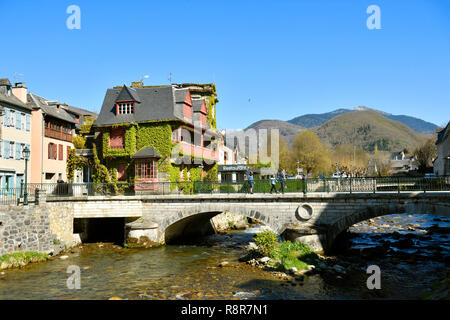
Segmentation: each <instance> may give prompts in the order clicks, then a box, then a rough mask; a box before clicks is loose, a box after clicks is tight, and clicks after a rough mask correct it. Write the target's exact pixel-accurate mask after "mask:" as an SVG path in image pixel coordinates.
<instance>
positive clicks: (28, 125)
mask: <svg viewBox="0 0 450 320" xmlns="http://www.w3.org/2000/svg"><path fill="white" fill-rule="evenodd" d="M26 118H27V120H26V121H27V126H26V130H27V131H30V129H31V116H30V115H29V114H27V115H26Z"/></svg>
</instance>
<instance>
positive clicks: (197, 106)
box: [192, 99, 205, 114]
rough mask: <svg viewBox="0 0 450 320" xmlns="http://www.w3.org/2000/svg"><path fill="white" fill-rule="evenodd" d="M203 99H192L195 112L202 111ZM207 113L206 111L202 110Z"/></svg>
mask: <svg viewBox="0 0 450 320" xmlns="http://www.w3.org/2000/svg"><path fill="white" fill-rule="evenodd" d="M203 101H204V100H203V99H192V104H193V108H194V112H202V105H203ZM202 113H203V114H205V113H204V112H202Z"/></svg>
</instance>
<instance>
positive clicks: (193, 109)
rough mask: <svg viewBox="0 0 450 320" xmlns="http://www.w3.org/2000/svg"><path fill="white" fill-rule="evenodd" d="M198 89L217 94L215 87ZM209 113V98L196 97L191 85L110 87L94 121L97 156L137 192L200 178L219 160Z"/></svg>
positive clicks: (213, 123)
mask: <svg viewBox="0 0 450 320" xmlns="http://www.w3.org/2000/svg"><path fill="white" fill-rule="evenodd" d="M198 86H204V87H208V88H211V89H209V90H210V91H208V90H206V89H205V90H204V92H203V93H204V94H208V95H209V96H215V94H216V93H215V87H214V85H196V88H197V90H198ZM211 99H212V98H211ZM208 105H209V108H208ZM213 106H214V110H215V102H214V103H213ZM211 109H212V108H211V103H210V102H208V101H207V100H206V99H205V98H202V97H201V96H200V95H199V96H197V97H196V98H193V97H192V94H191V91H190V88H189V86H181V85H168V86H144V85H143V83H142V82H134V83H133V84H132V85H131V86H126V85H123V86H121V87H114V88H111V89H108V90H107V92H106V95H105V99H104V101H103V105H102V109H101V111H100V114H99V116H98V118H97V120H96V121H95V123H94V130H95V131H96V135H97V136H98V137H99V139H97V140H100V141H101V143H99V144H100V145H98V146H97V149H98V154H99V158H100V159H101V160H102V163H103V164H104V165H105V166H106V167H107V168H108V169H109V171H110V173H111V174H112V176H113V177H114V178H115V179H117V180H118V181H128V182H134V185H135V190H136V191H145V190H147V189H149V188H152V186H153V184H152V182H165V181H172V182H175V181H184V180H191V181H194V180H200V179H202V177H205V176H206V175H207V173H208V172H209V171H210V170H211V169H212V168H213V167H215V165H216V163H217V158H218V153H217V150H216V142H217V137H218V135H217V133H216V130H215V127H214V126H215V116H211V114H210V113H211Z"/></svg>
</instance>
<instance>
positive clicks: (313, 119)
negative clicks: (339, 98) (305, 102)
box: [286, 109, 352, 129]
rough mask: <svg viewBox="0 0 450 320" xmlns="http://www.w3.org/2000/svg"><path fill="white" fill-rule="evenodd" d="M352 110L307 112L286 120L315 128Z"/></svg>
mask: <svg viewBox="0 0 450 320" xmlns="http://www.w3.org/2000/svg"><path fill="white" fill-rule="evenodd" d="M351 111H352V110H350V109H337V110H334V111H331V112H326V113H317V114H314V113H310V114H305V115H303V116H299V117H296V118H294V119H291V120H288V121H286V122H289V123H290V124H295V125H297V126H301V127H304V128H308V129H309V128H313V127H318V126H320V125H321V124H324V123H325V122H327V121H328V120H330V119H332V118H334V117H336V116H338V115H340V114H342V113H347V112H351Z"/></svg>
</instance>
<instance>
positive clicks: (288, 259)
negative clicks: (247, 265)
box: [272, 241, 319, 270]
mask: <svg viewBox="0 0 450 320" xmlns="http://www.w3.org/2000/svg"><path fill="white" fill-rule="evenodd" d="M272 256H273V258H274V260H275V261H276V262H275V265H274V267H276V268H277V269H284V270H289V269H291V268H292V267H295V268H297V270H308V265H316V264H317V262H318V259H319V258H318V256H317V255H316V254H315V253H314V251H312V249H311V248H310V247H308V245H306V244H304V243H301V242H291V241H282V242H279V243H278V245H277V246H276V247H275V249H274V251H273V252H272Z"/></svg>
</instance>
